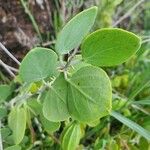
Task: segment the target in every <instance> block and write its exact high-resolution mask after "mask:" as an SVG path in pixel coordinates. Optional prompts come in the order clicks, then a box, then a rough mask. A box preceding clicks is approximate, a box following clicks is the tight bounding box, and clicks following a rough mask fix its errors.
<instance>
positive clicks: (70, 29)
mask: <svg viewBox="0 0 150 150" xmlns="http://www.w3.org/2000/svg"><path fill="white" fill-rule="evenodd" d="M96 14H97V7H95V6H94V7H91V8H89V9H87V10H84V11H83V12H81V13H79V14H78V15H77V16H75V17H74V18H73V19H71V20H70V21H69V22H68V23H67V24H66V25H65V27H64V28H63V29H62V31H61V32H60V34H59V35H58V38H57V42H56V50H57V52H58V53H60V54H66V53H68V52H69V51H71V50H72V49H74V48H76V47H77V46H79V44H80V43H81V41H82V40H83V38H84V37H85V35H86V34H87V33H88V32H89V30H90V29H91V27H92V26H93V24H94V21H95V18H96Z"/></svg>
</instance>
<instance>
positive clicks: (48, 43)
mask: <svg viewBox="0 0 150 150" xmlns="http://www.w3.org/2000/svg"><path fill="white" fill-rule="evenodd" d="M55 43H56V41H48V42H45V43H42V46H44V47H45V46H49V45H51V44H55Z"/></svg>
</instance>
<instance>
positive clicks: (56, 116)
mask: <svg viewBox="0 0 150 150" xmlns="http://www.w3.org/2000/svg"><path fill="white" fill-rule="evenodd" d="M66 101H67V82H66V81H65V79H64V75H63V74H60V76H59V77H58V78H57V79H56V80H55V81H54V83H53V85H52V87H51V88H50V89H49V91H48V93H47V96H46V98H45V100H44V103H43V115H44V117H45V118H47V119H48V120H49V121H53V122H59V121H64V120H66V119H67V118H69V116H70V115H69V112H68V108H67V104H66V103H67V102H66Z"/></svg>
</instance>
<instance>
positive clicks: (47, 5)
mask: <svg viewBox="0 0 150 150" xmlns="http://www.w3.org/2000/svg"><path fill="white" fill-rule="evenodd" d="M45 4H46V9H47V14H48V17H49V23H50V24H51V25H52V14H51V9H50V5H49V2H48V0H45Z"/></svg>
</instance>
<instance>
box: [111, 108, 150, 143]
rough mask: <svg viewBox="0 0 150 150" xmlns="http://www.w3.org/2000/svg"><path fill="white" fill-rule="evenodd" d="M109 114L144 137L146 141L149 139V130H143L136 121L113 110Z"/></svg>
mask: <svg viewBox="0 0 150 150" xmlns="http://www.w3.org/2000/svg"><path fill="white" fill-rule="evenodd" d="M111 116H113V117H114V118H116V119H117V120H119V121H120V122H122V123H123V124H124V125H126V126H128V127H129V128H131V129H132V130H134V131H136V132H137V133H138V134H140V135H141V136H143V137H144V138H146V139H147V140H148V141H150V132H149V131H148V130H145V129H144V128H143V127H141V126H140V125H138V124H137V123H135V122H133V121H132V120H129V119H128V118H126V117H124V116H123V115H121V114H119V113H117V112H115V111H112V113H111Z"/></svg>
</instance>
